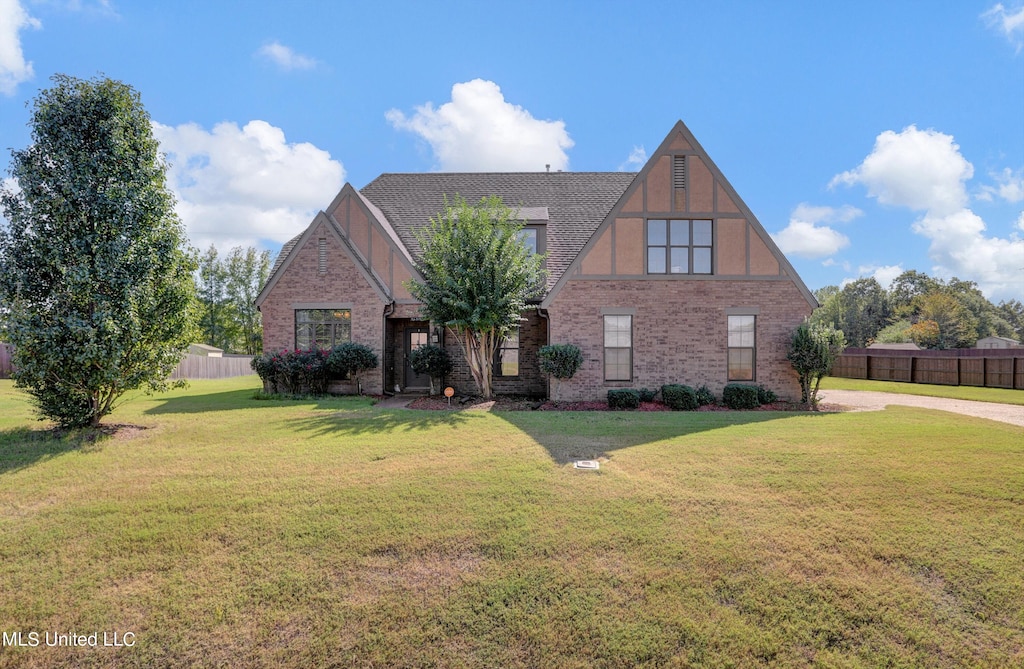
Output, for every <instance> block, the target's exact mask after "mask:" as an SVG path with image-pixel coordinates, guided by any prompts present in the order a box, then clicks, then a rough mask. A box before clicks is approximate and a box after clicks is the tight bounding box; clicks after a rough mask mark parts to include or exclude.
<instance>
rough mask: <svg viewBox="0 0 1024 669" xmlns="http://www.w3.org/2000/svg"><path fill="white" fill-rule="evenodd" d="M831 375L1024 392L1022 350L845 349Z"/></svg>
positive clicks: (1023, 358) (1023, 349)
mask: <svg viewBox="0 0 1024 669" xmlns="http://www.w3.org/2000/svg"><path fill="white" fill-rule="evenodd" d="M832 376H839V377H843V378H847V379H871V380H872V381H903V382H905V383H934V384H939V385H946V386H986V387H989V388H1014V389H1017V390H1024V348H1018V349H1012V348H1010V349H991V348H986V349H977V348H958V349H948V350H945V351H906V350H896V349H892V350H886V349H876V348H872V349H867V348H848V349H846V350H845V351H843V354H842V355H840V356H839V359H838V360H837V361H836V364H835V366H834V367H833V368H832Z"/></svg>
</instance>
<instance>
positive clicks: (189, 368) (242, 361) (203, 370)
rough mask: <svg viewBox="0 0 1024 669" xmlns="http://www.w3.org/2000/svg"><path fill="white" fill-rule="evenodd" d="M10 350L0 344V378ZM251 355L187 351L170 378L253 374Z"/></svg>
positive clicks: (7, 366)
mask: <svg viewBox="0 0 1024 669" xmlns="http://www.w3.org/2000/svg"><path fill="white" fill-rule="evenodd" d="M11 351H12V348H11V346H10V345H9V344H0V379H9V378H11ZM251 360H252V356H251V355H225V356H224V357H223V358H210V357H207V356H205V355H193V354H192V353H188V354H186V355H185V357H184V358H182V360H181V362H180V363H178V366H177V368H175V370H174V371H173V372H171V378H172V379H227V378H230V377H232V376H246V375H248V374H255V372H254V371H252V366H251V365H250V364H249V363H250V361H251Z"/></svg>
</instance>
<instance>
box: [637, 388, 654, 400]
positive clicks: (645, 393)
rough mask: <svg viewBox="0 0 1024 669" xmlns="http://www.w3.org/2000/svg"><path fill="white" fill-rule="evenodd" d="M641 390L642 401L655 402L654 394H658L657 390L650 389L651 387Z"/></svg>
mask: <svg viewBox="0 0 1024 669" xmlns="http://www.w3.org/2000/svg"><path fill="white" fill-rule="evenodd" d="M639 392H640V401H641V402H653V401H654V396H655V395H657V394H658V391H657V390H650V389H649V388H641V389H640V390H639Z"/></svg>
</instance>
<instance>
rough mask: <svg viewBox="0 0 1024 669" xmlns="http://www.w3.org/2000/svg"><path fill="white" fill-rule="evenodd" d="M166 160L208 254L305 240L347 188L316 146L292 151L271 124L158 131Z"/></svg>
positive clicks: (194, 234)
mask: <svg viewBox="0 0 1024 669" xmlns="http://www.w3.org/2000/svg"><path fill="white" fill-rule="evenodd" d="M153 131H154V134H155V135H156V137H157V139H158V140H159V141H160V147H161V150H162V151H164V152H165V153H167V154H168V160H169V162H170V163H171V168H170V170H169V171H168V179H169V185H170V186H171V188H172V189H173V190H174V192H175V194H176V196H177V198H178V214H179V215H180V216H181V218H182V220H183V221H184V222H185V225H186V227H187V228H188V233H189V237H190V239H191V240H192V244H193V245H195V246H197V247H199V248H205V247H207V246H209V245H210V244H211V243H214V244H216V245H217V246H218V247H222V248H228V247H231V246H238V245H241V246H259V242H260V240H273V241H274V242H277V243H284V242H285V241H287V240H288V239H290V238H291V237H293V236H295V235H296V234H297V233H299V232H301V231H302V230H303V229H304V228H305V227H306V226H307V225H308V224H309V222H310V220H312V217H313V216H314V215H315V214H316V212H317V211H318V210H319V209H321V208H323V207H324V206H326V205H327V203H329V202H330V200H331V198H332V197H333V196H334V195H335V193H337V191H338V190H340V188H341V186H342V185H343V183H344V181H345V169H344V167H342V165H341V163H340V162H338V161H337V160H333V159H332V158H331V156H330V154H329V153H327V152H326V151H324V150H322V149H318V148H317V147H315V146H313V145H312V144H307V143H300V144H290V143H288V142H287V140H286V139H285V135H284V131H282V130H281V129H280V128H276V127H274V126H272V125H270V124H269V123H267V122H266V121H250V122H249V123H247V124H246V125H245V126H244V127H242V128H239V127H238V125H237V124H235V123H227V122H226V123H219V124H217V125H216V126H214V128H213V130H212V131H207V130H205V129H203V128H201V127H199V126H198V125H195V124H191V123H190V124H185V125H180V126H178V127H176V128H175V127H170V126H165V125H161V124H159V123H154V124H153Z"/></svg>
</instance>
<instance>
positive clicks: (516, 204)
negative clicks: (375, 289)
mask: <svg viewBox="0 0 1024 669" xmlns="http://www.w3.org/2000/svg"><path fill="white" fill-rule="evenodd" d="M635 176H636V174H635V173H633V172H498V173H496V172H479V173H428V174H382V175H380V176H379V177H377V178H376V179H374V180H373V181H371V182H370V183H369V184H367V185H366V186H365V187H363V188H362V189H361V190H360V193H361V194H362V195H363V196H365V197H366V199H368V200H369V201H370V202H372V203H373V204H374V205H376V206H377V208H379V209H380V211H381V212H382V213H383V214H384V216H386V217H387V220H388V221H389V222H390V223H391V225H392V227H393V228H394V230H395V233H396V234H397V235H398V236H399V238H400V239H401V241H402V243H403V244H404V245H405V247H406V248H407V249H409V251H410V252H411V253H412V255H413V256H417V255H419V252H420V247H419V242H418V241H417V240H416V235H415V232H414V231H415V230H417V229H419V228H422V227H425V226H427V225H429V223H430V218H431V217H436V216H437V214H438V213H439V212H441V211H443V210H444V198H445V196H447V197H448V199H449V200H451V199H453V198H454V197H455V195H460V196H462V197H463V198H464V199H465V200H466V201H467V202H469V203H470V204H476V203H477V202H479V201H480V200H481V199H483V198H485V197H489V196H492V195H497V196H499V197H500V198H501V199H502V201H503V202H504V203H505V205H506V206H509V207H512V208H514V209H516V208H518V209H519V211H520V213H521V214H522V215H523V216H524V218H533V217H539V216H541V215H542V214H541V210H542V209H546V210H547V223H546V225H547V234H546V239H547V253H548V258H547V268H548V272H549V277H548V288H550V287H551V286H552V285H554V283H555V282H556V281H557V280H558V279H559V277H561V275H562V273H563V272H564V271H565V269H566V268H567V267H568V266H569V264H570V263H571V262H572V261H573V258H575V257H576V254H578V253H579V251H580V249H582V248H583V245H584V244H586V243H587V240H588V239H590V236H591V235H592V234H593V233H594V230H596V229H597V226H598V225H600V224H601V221H603V220H604V218H605V216H606V215H607V214H608V211H609V210H610V209H611V208H612V207H613V206H614V205H615V203H616V202H618V201H619V198H620V197H621V196H622V194H623V193H624V192H625V191H626V189H627V188H628V187H629V185H630V184H631V183H632V182H633V178H634V177H635ZM286 248H287V245H286ZM282 253H284V250H282Z"/></svg>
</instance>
